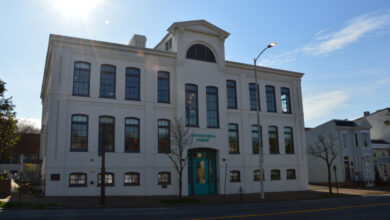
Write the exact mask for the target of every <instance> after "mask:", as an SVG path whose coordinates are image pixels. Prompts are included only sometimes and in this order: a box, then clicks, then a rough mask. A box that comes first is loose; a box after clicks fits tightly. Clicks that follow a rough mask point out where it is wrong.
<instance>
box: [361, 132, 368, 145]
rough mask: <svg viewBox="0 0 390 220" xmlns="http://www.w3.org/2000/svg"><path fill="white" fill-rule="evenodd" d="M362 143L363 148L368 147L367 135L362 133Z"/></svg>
mask: <svg viewBox="0 0 390 220" xmlns="http://www.w3.org/2000/svg"><path fill="white" fill-rule="evenodd" d="M362 142H363V146H364V147H368V133H362Z"/></svg>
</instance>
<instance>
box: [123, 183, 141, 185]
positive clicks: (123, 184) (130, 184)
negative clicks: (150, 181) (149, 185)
mask: <svg viewBox="0 0 390 220" xmlns="http://www.w3.org/2000/svg"><path fill="white" fill-rule="evenodd" d="M123 185H124V186H141V184H139V183H135V184H129V183H127V184H126V183H125V184H123Z"/></svg>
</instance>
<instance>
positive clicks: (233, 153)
mask: <svg viewBox="0 0 390 220" xmlns="http://www.w3.org/2000/svg"><path fill="white" fill-rule="evenodd" d="M229 154H240V152H229Z"/></svg>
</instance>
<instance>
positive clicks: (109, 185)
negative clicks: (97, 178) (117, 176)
mask: <svg viewBox="0 0 390 220" xmlns="http://www.w3.org/2000/svg"><path fill="white" fill-rule="evenodd" d="M100 186H101V185H100V184H98V185H97V187H100ZM104 186H108V187H111V186H115V185H114V184H105V185H104Z"/></svg>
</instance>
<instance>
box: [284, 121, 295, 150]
mask: <svg viewBox="0 0 390 220" xmlns="http://www.w3.org/2000/svg"><path fill="white" fill-rule="evenodd" d="M284 145H285V150H286V154H293V153H294V138H293V131H292V128H290V127H285V128H284Z"/></svg>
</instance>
